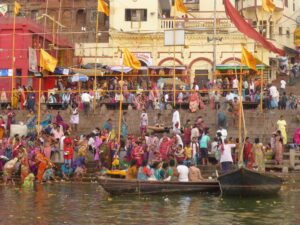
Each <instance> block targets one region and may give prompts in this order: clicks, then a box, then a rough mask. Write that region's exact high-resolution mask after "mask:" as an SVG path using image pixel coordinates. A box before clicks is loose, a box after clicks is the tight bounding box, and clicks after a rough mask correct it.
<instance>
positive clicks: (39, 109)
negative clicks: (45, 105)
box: [37, 78, 42, 135]
mask: <svg viewBox="0 0 300 225" xmlns="http://www.w3.org/2000/svg"><path fill="white" fill-rule="evenodd" d="M38 79H39V93H38V130H37V132H38V135H39V134H40V132H41V89H42V78H38Z"/></svg>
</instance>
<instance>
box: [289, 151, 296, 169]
mask: <svg viewBox="0 0 300 225" xmlns="http://www.w3.org/2000/svg"><path fill="white" fill-rule="evenodd" d="M295 159H296V150H295V149H294V148H292V149H290V167H291V168H292V169H295Z"/></svg>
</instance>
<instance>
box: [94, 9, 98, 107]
mask: <svg viewBox="0 0 300 225" xmlns="http://www.w3.org/2000/svg"><path fill="white" fill-rule="evenodd" d="M96 20H97V21H96V36H95V39H96V48H95V51H96V52H95V67H94V74H95V76H94V85H93V86H94V99H93V108H94V113H95V112H96V88H97V76H96V74H97V52H98V32H99V12H98V11H97V17H96Z"/></svg>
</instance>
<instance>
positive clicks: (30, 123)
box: [26, 115, 36, 137]
mask: <svg viewBox="0 0 300 225" xmlns="http://www.w3.org/2000/svg"><path fill="white" fill-rule="evenodd" d="M35 120H36V115H33V116H31V117H30V118H29V119H28V120H27V124H26V126H27V135H28V136H29V137H35V135H36V132H35V125H36V123H35Z"/></svg>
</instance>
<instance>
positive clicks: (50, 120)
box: [41, 114, 52, 128]
mask: <svg viewBox="0 0 300 225" xmlns="http://www.w3.org/2000/svg"><path fill="white" fill-rule="evenodd" d="M51 122H52V115H51V114H48V115H47V116H46V120H44V121H43V122H41V126H42V127H43V128H45V127H47V126H48V125H49V124H51Z"/></svg>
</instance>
